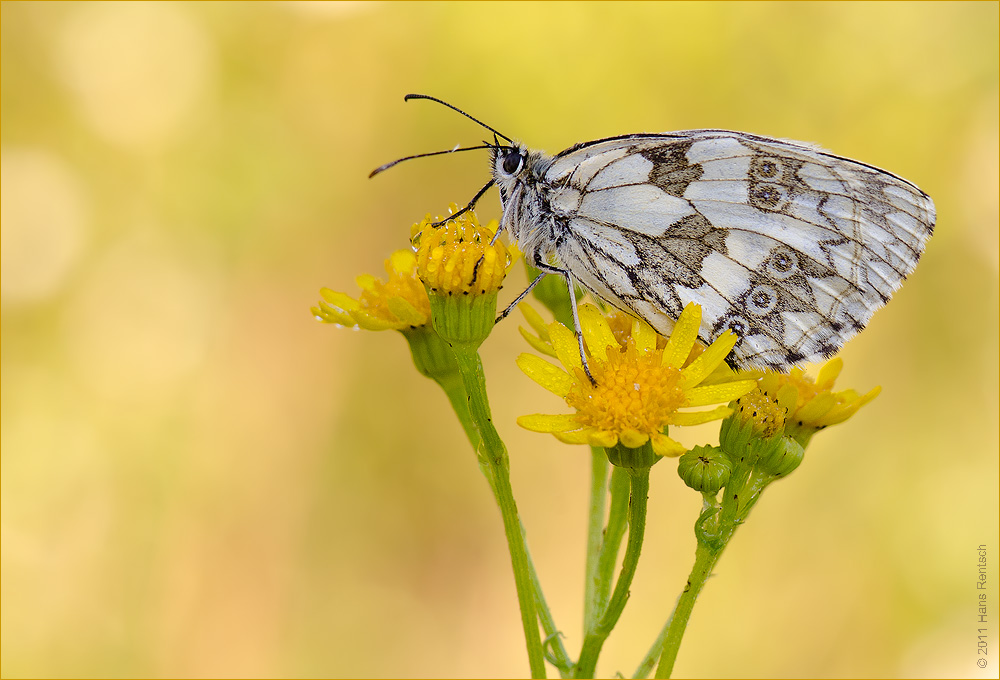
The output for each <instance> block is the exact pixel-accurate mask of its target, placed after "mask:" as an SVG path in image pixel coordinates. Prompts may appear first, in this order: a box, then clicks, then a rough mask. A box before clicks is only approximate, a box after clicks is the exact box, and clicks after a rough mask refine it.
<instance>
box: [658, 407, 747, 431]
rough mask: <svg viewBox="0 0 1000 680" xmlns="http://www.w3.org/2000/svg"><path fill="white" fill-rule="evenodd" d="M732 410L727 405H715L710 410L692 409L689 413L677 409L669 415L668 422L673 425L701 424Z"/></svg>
mask: <svg viewBox="0 0 1000 680" xmlns="http://www.w3.org/2000/svg"><path fill="white" fill-rule="evenodd" d="M732 412H733V409H731V408H729V407H728V406H716V407H715V408H713V409H712V410H711V411H692V412H690V413H685V412H681V411H678V412H677V413H675V414H673V415H672V416H671V417H670V422H671V423H672V424H674V425H683V426H686V427H689V426H691V425H701V424H702V423H707V422H710V421H712V420H720V419H722V418H725V417H726V416H728V415H729V414H730V413H732Z"/></svg>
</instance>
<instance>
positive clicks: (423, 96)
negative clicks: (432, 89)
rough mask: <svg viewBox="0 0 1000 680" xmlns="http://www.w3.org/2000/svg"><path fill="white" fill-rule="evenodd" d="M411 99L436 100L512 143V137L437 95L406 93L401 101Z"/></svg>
mask: <svg viewBox="0 0 1000 680" xmlns="http://www.w3.org/2000/svg"><path fill="white" fill-rule="evenodd" d="M411 99H428V100H430V101H432V102H437V103H438V104H440V105H441V106H447V107H448V108H449V109H451V110H452V111H455V112H457V113H460V114H462V115H463V116H465V117H466V118H468V119H469V120H471V121H473V122H475V123H478V124H479V125H482V126H483V127H484V128H486V129H487V130H489V131H490V132H492V133H493V134H494V135H498V136H499V137H500V138H501V139H505V140H507V141H508V142H510V143H511V144H513V143H514V140H513V139H511V138H510V137H508V136H507V135H505V134H503V133H502V132H497V131H496V130H494V129H493V128H491V127H490V126H489V125H487V124H486V123H484V122H483V121H481V120H479V119H478V118H473V117H472V116H470V115H469V114H467V113H466V112H465V111H463V110H462V109H460V108H458V107H457V106H453V105H451V104H449V103H448V102H446V101H442V100H441V99H438V98H437V97H431V96H430V95H426V94H408V95H406V96H405V97H403V101H405V102H408V101H410V100H411ZM498 146H499V145H498Z"/></svg>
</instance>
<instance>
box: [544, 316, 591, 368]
mask: <svg viewBox="0 0 1000 680" xmlns="http://www.w3.org/2000/svg"><path fill="white" fill-rule="evenodd" d="M549 337H550V338H552V349H554V350H555V351H556V356H557V357H559V361H560V362H562V365H563V366H565V367H566V368H568V369H569V370H571V371H572V370H573V369H574V368H579V369H583V363H582V362H581V361H580V345H579V343H577V340H576V333H574V332H573V331H571V330H570V329H568V328H566V327H565V326H563V325H562V324H561V323H558V322H556V323H551V324H549Z"/></svg>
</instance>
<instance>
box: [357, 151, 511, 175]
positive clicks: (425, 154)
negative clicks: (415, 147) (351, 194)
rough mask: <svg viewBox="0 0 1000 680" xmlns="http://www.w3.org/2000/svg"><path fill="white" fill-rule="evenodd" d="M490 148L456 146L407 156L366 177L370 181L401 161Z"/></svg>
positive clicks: (379, 167) (379, 168)
mask: <svg viewBox="0 0 1000 680" xmlns="http://www.w3.org/2000/svg"><path fill="white" fill-rule="evenodd" d="M492 148H493V146H491V145H490V144H483V145H482V146H456V147H455V148H454V149H446V150H444V151H431V152H429V153H418V154H416V155H414V156H407V157H406V158H397V159H396V160H394V161H392V162H391V163H386V164H385V165H380V166H378V167H377V168H375V169H374V170H372V171H371V174H370V175H368V177H369V179H370V178H372V177H374V176H375V175H377V174H379V173H380V172H384V171H386V170H388V169H389V168H391V167H392V166H394V165H398V164H399V163H402V162H403V161H412V160H413V159H414V158H427V157H428V156H441V155H443V154H446V153H455V152H456V151H477V150H480V149H492Z"/></svg>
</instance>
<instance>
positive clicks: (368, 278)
mask: <svg viewBox="0 0 1000 680" xmlns="http://www.w3.org/2000/svg"><path fill="white" fill-rule="evenodd" d="M354 281H355V283H357V284H358V288H360V289H361V290H367V291H371V290H374V288H375V284H376V283H378V282H379V280H378V279H376V278H375V277H374V276H372V275H371V274H359V275H358V276H355V277H354Z"/></svg>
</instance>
